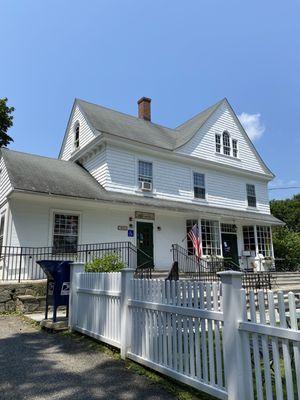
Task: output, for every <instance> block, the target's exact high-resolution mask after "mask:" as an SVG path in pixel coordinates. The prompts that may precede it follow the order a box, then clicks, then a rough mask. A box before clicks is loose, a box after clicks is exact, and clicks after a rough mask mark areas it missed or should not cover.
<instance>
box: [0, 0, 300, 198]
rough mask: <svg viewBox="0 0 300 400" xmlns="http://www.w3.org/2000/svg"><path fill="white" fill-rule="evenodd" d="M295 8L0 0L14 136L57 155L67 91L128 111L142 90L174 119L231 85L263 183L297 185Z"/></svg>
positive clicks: (299, 93) (18, 142) (2, 70)
mask: <svg viewBox="0 0 300 400" xmlns="http://www.w3.org/2000/svg"><path fill="white" fill-rule="evenodd" d="M299 15H300V3H299V1H287V2H282V1H276V0H273V1H268V0H266V1H256V0H254V1H251V2H250V1H248V2H241V1H232V0H228V1H216V0H207V1H203V0H195V1H193V0H189V1H183V0H180V1H176V0H163V1H161V0H153V1H151V2H150V1H145V0H144V1H140V0H139V1H136V0H131V1H130V0H118V1H116V0H85V1H82V0H81V1H78V0H51V1H50V0H49V1H48V0H43V1H41V0H0V20H1V23H0V35H1V36H0V37H1V62H0V97H8V98H9V104H11V105H14V106H15V108H16V111H15V124H14V127H13V128H12V129H11V131H10V134H11V135H12V136H13V137H14V140H15V142H14V143H13V144H12V145H11V146H10V147H11V148H12V149H17V150H21V151H26V152H31V153H37V154H42V155H47V156H54V157H56V156H57V155H58V152H59V148H60V144H61V141H62V137H63V134H64V130H65V127H66V124H67V120H68V117H69V113H70V110H71V107H72V103H73V100H74V98H75V97H78V98H82V99H85V100H88V101H91V102H95V103H98V104H102V105H104V106H107V107H110V108H113V109H117V110H120V111H122V112H125V113H129V114H134V115H135V114H136V111H137V105H136V101H137V99H138V98H139V97H141V96H148V97H151V98H152V120H153V121H154V122H157V123H161V124H163V125H166V126H170V127H175V126H177V125H179V124H180V123H182V122H183V121H185V120H186V119H188V118H190V117H191V116H193V115H194V114H196V113H198V112H199V111H201V110H202V109H204V108H206V107H207V106H209V105H211V104H213V103H215V102H217V101H218V100H220V99H221V98H223V97H227V98H228V100H229V101H230V103H231V104H232V106H233V108H234V110H235V111H236V113H237V114H238V115H242V117H241V118H242V120H243V122H244V124H245V125H246V127H247V129H248V132H249V134H250V135H251V136H252V137H254V144H255V146H256V147H257V149H258V151H259V153H260V154H261V155H262V157H263V158H264V160H265V161H266V163H267V165H268V166H269V167H270V168H271V170H272V171H273V172H274V173H275V174H276V176H277V177H276V179H275V181H274V182H273V183H272V184H271V186H275V187H286V186H300V162H299V148H300V132H299V122H298V120H299V108H300V77H299V71H300V51H299V50H300V24H299ZM296 192H300V189H298V190H273V191H270V197H271V198H274V197H276V198H284V197H288V196H290V195H292V194H293V193H296Z"/></svg>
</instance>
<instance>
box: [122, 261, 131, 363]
mask: <svg viewBox="0 0 300 400" xmlns="http://www.w3.org/2000/svg"><path fill="white" fill-rule="evenodd" d="M133 274H134V269H131V268H124V269H122V270H121V310H120V317H121V357H122V358H123V359H125V357H126V353H127V350H128V347H129V345H130V339H131V325H132V321H131V318H130V312H129V307H128V299H130V298H132V282H133Z"/></svg>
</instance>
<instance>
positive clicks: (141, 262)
mask: <svg viewBox="0 0 300 400" xmlns="http://www.w3.org/2000/svg"><path fill="white" fill-rule="evenodd" d="M137 248H138V255H137V265H138V267H143V266H145V267H152V266H153V224H152V222H139V221H138V222H137ZM139 250H140V251H139ZM147 255H148V256H150V257H151V258H149V257H147Z"/></svg>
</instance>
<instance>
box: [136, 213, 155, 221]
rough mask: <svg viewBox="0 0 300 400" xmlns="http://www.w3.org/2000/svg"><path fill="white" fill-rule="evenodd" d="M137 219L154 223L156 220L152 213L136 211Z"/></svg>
mask: <svg viewBox="0 0 300 400" xmlns="http://www.w3.org/2000/svg"><path fill="white" fill-rule="evenodd" d="M135 218H136V219H147V220H150V221H154V220H155V214H154V213H150V212H145V211H136V212H135Z"/></svg>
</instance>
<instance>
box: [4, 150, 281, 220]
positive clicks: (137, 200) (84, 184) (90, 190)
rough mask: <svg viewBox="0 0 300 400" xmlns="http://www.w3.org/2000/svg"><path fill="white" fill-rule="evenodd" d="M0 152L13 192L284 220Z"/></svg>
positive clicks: (50, 161)
mask: <svg viewBox="0 0 300 400" xmlns="http://www.w3.org/2000/svg"><path fill="white" fill-rule="evenodd" d="M1 153H2V156H3V159H4V162H5V166H6V168H7V172H8V175H9V179H10V182H11V185H12V187H13V190H14V191H15V192H27V193H33V194H44V195H45V194H46V195H51V196H61V197H69V198H77V199H82V200H94V201H101V202H109V203H121V204H127V205H134V206H139V207H147V208H148V207H151V208H154V209H160V210H170V211H177V212H186V213H190V214H191V213H195V214H196V213H197V214H199V213H200V214H202V215H208V216H209V218H213V217H214V216H215V217H216V218H221V217H223V218H224V219H228V220H229V219H232V220H239V221H243V222H244V223H254V222H257V223H267V224H270V225H283V224H284V223H283V222H282V221H280V220H279V219H277V218H275V217H274V216H272V215H270V214H263V213H259V212H250V211H242V210H232V209H228V208H219V207H212V206H210V205H205V204H201V205H200V204H194V203H187V202H180V201H173V200H165V199H159V198H155V197H150V196H144V195H129V194H125V193H119V192H108V191H107V190H105V189H104V188H103V187H102V186H101V185H100V184H99V183H98V182H97V180H96V179H94V178H93V176H92V175H91V174H90V173H88V172H87V171H86V170H85V169H84V168H83V167H81V166H80V165H78V164H76V163H74V162H71V161H62V160H57V159H53V158H48V157H41V156H36V155H32V154H27V153H21V152H17V151H12V150H8V149H1Z"/></svg>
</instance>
